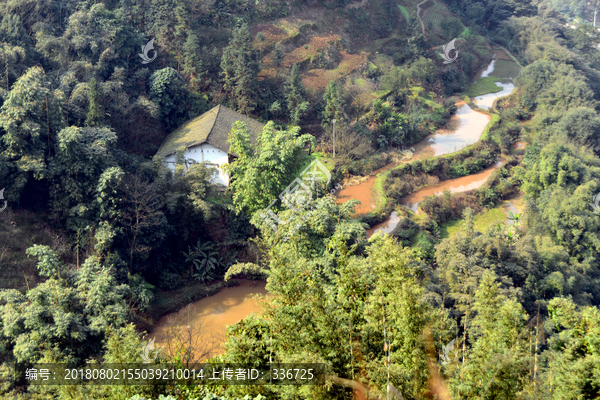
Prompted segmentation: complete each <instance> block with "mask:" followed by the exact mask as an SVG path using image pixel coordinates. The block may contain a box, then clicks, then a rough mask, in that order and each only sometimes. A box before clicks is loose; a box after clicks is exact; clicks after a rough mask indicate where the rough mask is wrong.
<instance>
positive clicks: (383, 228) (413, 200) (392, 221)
mask: <svg viewBox="0 0 600 400" xmlns="http://www.w3.org/2000/svg"><path fill="white" fill-rule="evenodd" d="M503 164H504V163H503V162H502V161H498V162H496V164H494V165H492V166H490V167H487V168H486V169H484V170H482V171H480V172H478V173H476V174H472V175H469V176H463V177H461V178H456V179H449V180H447V181H443V182H440V183H439V184H437V185H434V186H427V187H426V188H423V189H421V190H418V191H416V192H414V193H412V194H411V195H409V196H406V197H405V198H404V200H403V202H402V204H403V205H404V206H406V207H408V208H410V209H411V210H413V211H414V212H416V213H418V212H419V203H420V202H421V201H422V200H423V199H424V198H425V197H427V196H432V195H438V194H441V193H443V192H444V190H449V191H450V192H451V193H459V192H466V191H468V190H474V189H478V188H480V187H481V186H482V185H483V184H484V183H485V182H486V181H487V179H488V178H489V177H490V175H491V174H492V172H494V170H495V169H496V168H499V167H501V166H502V165H503ZM398 222H400V218H399V217H398V216H397V215H396V212H395V211H394V212H393V213H392V215H391V216H390V218H388V219H387V220H385V221H384V222H382V223H381V224H378V225H375V226H374V227H372V228H371V229H368V230H367V237H368V238H369V237H371V236H372V235H373V234H375V233H376V232H381V233H382V234H383V233H392V232H393V230H394V229H396V226H397V225H398Z"/></svg>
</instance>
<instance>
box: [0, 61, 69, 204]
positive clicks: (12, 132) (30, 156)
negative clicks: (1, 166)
mask: <svg viewBox="0 0 600 400" xmlns="http://www.w3.org/2000/svg"><path fill="white" fill-rule="evenodd" d="M60 106H61V105H60V98H57V97H56V96H55V93H54V92H53V91H52V89H51V87H50V84H49V82H48V80H47V78H46V75H45V73H44V70H43V69H42V68H41V67H33V68H30V69H29V70H27V72H26V73H25V74H24V75H23V76H21V77H20V78H19V80H18V81H17V82H16V83H15V84H14V85H13V87H12V89H11V91H10V92H9V94H8V97H7V99H6V101H5V102H4V104H3V105H2V107H1V108H0V127H2V129H3V132H2V136H1V137H0V140H1V141H0V152H1V153H0V154H2V156H3V157H4V158H6V160H8V161H11V162H12V163H13V165H14V166H15V167H16V169H17V171H18V172H17V176H16V177H12V179H11V180H12V181H13V182H14V183H13V185H14V186H12V187H11V189H10V190H8V191H7V195H8V196H11V197H12V198H13V199H18V196H19V194H20V191H21V190H22V188H23V187H24V186H25V183H26V182H27V180H28V179H29V177H31V176H33V177H34V178H35V179H42V178H44V177H46V175H47V164H46V154H47V152H48V151H49V150H50V149H49V148H48V144H49V143H52V141H53V138H54V135H56V132H58V130H60V128H62V125H63V121H62V117H61V114H60V112H59V110H60Z"/></svg>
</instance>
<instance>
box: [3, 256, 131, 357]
mask: <svg viewBox="0 0 600 400" xmlns="http://www.w3.org/2000/svg"><path fill="white" fill-rule="evenodd" d="M28 254H29V255H32V256H35V257H38V259H39V263H38V268H39V269H40V271H41V272H42V273H43V274H44V275H45V276H47V277H48V279H47V280H46V281H45V282H43V283H41V284H39V285H38V286H37V287H35V288H33V289H31V290H29V291H28V292H27V293H26V294H24V295H23V294H21V293H19V292H18V291H16V290H4V291H2V299H3V301H5V303H4V304H3V305H2V306H1V308H0V318H1V320H2V336H3V338H4V339H5V340H7V341H8V343H10V348H11V349H12V354H13V355H14V357H15V359H16V360H17V361H18V362H25V361H27V362H35V361H37V360H40V359H41V358H42V357H50V358H51V359H53V360H54V361H55V362H74V363H80V362H82V361H84V360H86V359H87V358H88V357H89V356H91V355H92V354H96V353H97V352H98V351H99V350H100V348H101V343H102V340H103V338H104V332H105V329H106V328H107V327H109V326H114V327H119V326H122V325H123V324H124V323H125V321H126V317H127V306H126V304H125V302H124V297H123V296H124V295H125V294H127V292H128V287H127V286H126V285H117V284H116V282H115V280H114V278H113V276H112V274H111V271H110V270H109V269H108V268H106V267H103V266H102V265H101V264H100V263H99V260H98V259H97V258H96V257H94V256H92V257H89V258H88V259H87V260H86V261H85V262H84V263H83V264H82V265H81V267H80V268H79V270H78V271H73V270H69V269H67V268H66V267H65V266H64V264H62V262H61V261H60V260H59V259H58V257H57V256H56V254H55V253H54V252H53V251H52V250H50V249H49V248H48V247H46V246H34V247H32V248H30V249H29V250H28ZM48 361H50V360H48Z"/></svg>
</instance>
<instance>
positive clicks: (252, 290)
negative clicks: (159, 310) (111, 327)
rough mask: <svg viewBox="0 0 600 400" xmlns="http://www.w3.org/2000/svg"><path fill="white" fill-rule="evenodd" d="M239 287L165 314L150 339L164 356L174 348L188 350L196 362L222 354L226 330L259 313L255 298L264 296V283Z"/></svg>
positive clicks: (248, 283) (241, 284) (251, 283)
mask: <svg viewBox="0 0 600 400" xmlns="http://www.w3.org/2000/svg"><path fill="white" fill-rule="evenodd" d="M239 282H240V285H239V286H235V287H231V288H224V289H222V290H221V291H220V292H219V293H217V294H215V295H214V296H210V297H205V298H203V299H201V300H198V301H196V302H194V303H191V304H189V305H187V306H186V307H185V308H183V309H181V310H180V311H178V312H175V313H172V314H168V315H166V316H164V317H163V318H161V319H160V320H159V321H158V323H157V324H156V325H155V327H154V329H153V331H152V332H151V333H150V335H149V338H152V337H155V338H156V344H157V346H158V347H160V348H161V349H162V350H161V352H165V353H167V354H170V353H174V351H175V349H176V347H182V346H183V347H185V348H191V349H193V351H194V352H195V354H194V357H195V359H194V360H195V361H197V362H202V361H204V360H206V359H207V358H209V357H212V356H215V355H217V354H221V353H223V348H222V347H221V344H222V343H223V342H224V341H225V333H226V326H227V325H231V324H234V323H236V322H238V321H239V320H241V319H243V318H246V317H247V316H249V315H250V314H252V313H253V312H255V313H258V312H260V311H262V307H261V306H260V304H259V302H258V301H257V300H256V299H254V298H253V296H254V295H255V294H262V295H266V294H267V290H266V289H265V286H266V282H263V281H250V280H244V279H239Z"/></svg>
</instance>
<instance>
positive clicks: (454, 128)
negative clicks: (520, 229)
mask: <svg viewBox="0 0 600 400" xmlns="http://www.w3.org/2000/svg"><path fill="white" fill-rule="evenodd" d="M456 105H457V106H458V110H457V112H456V115H454V116H453V117H452V119H451V120H450V122H449V123H448V127H447V128H446V129H439V130H438V131H436V133H434V134H433V135H430V136H428V137H426V138H425V139H424V140H422V141H421V142H419V143H417V144H416V145H415V146H414V150H415V153H414V156H413V160H416V159H421V158H425V157H437V156H441V155H444V154H450V153H454V152H456V151H459V150H462V149H464V148H465V147H467V146H470V145H472V144H473V143H476V142H477V141H478V140H479V139H480V138H481V134H482V133H483V131H484V129H485V127H486V125H487V124H488V122H489V120H490V116H489V115H487V114H484V113H481V112H478V111H475V110H473V109H472V108H471V107H469V105H468V104H466V103H465V102H463V101H461V102H459V103H456ZM392 167H394V165H393V164H391V165H388V166H386V167H383V168H381V169H379V170H377V171H375V172H374V173H373V176H371V177H370V178H369V179H368V180H367V181H366V182H363V183H361V184H359V185H353V186H347V187H345V188H343V189H342V190H340V191H339V192H338V196H337V200H336V202H338V203H344V202H346V201H348V200H350V199H356V200H360V202H361V204H360V205H359V206H358V207H357V208H356V214H357V215H365V214H368V213H370V212H371V211H373V210H374V209H375V198H374V197H373V196H374V193H373V185H374V184H375V178H376V175H378V174H380V173H382V172H384V171H385V170H387V169H390V168H392Z"/></svg>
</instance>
